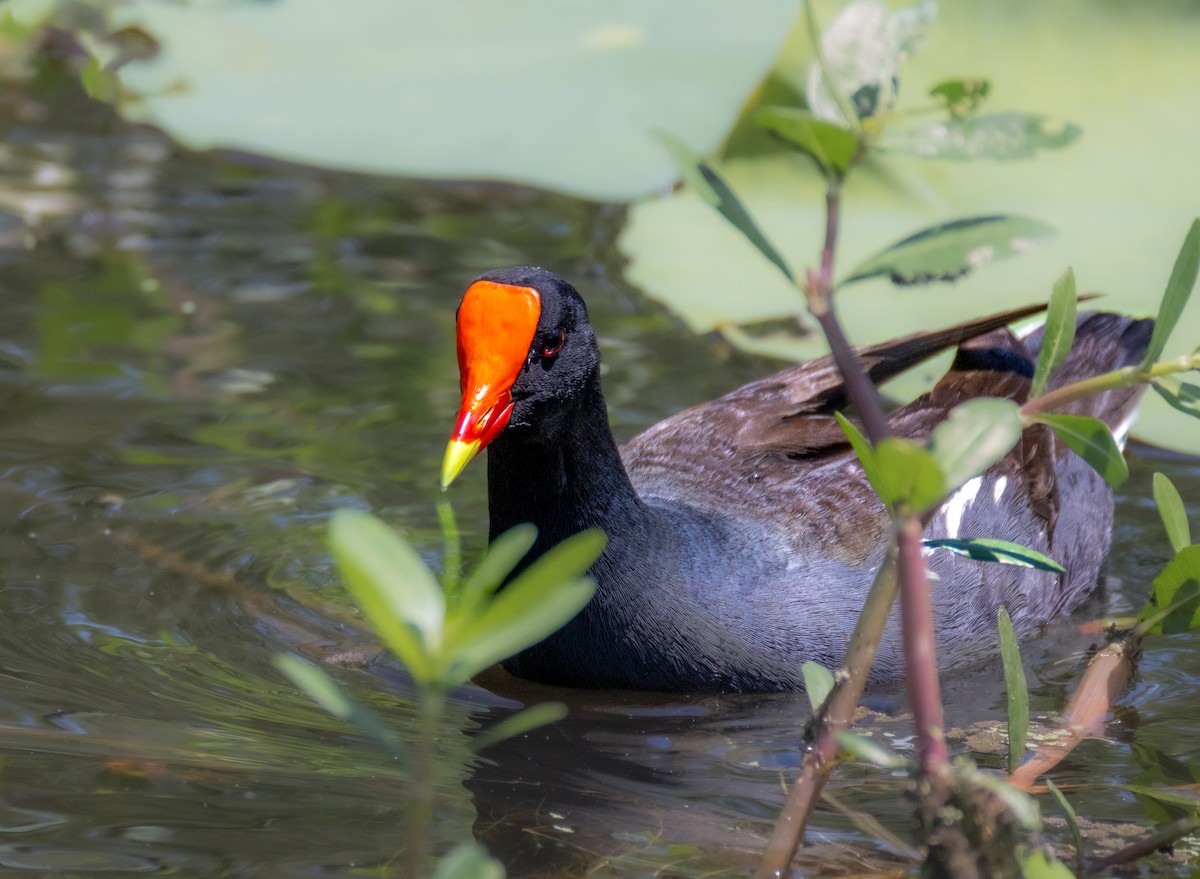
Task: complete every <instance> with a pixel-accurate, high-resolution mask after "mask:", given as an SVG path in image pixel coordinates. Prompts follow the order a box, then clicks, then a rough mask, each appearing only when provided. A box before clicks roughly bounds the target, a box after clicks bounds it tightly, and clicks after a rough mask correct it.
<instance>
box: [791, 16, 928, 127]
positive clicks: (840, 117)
mask: <svg viewBox="0 0 1200 879" xmlns="http://www.w3.org/2000/svg"><path fill="white" fill-rule="evenodd" d="M936 17H937V4H936V3H935V2H933V0H926V2H923V3H919V4H917V5H915V6H910V7H908V8H905V9H898V10H896V11H894V12H893V11H891V10H889V9H888V8H887V7H886V6H884V5H883V4H882V3H880V2H878V0H856V2H853V3H850V4H849V5H847V6H845V7H844V8H843V9H842V11H841V12H839V13H838V14H837V17H836V18H834V19H833V21H832V22H830V24H829V27H827V28H826V29H825V32H824V33H823V34H821V41H820V53H821V61H823V62H824V63H823V64H822V63H818V62H814V63H813V64H812V66H811V67H810V68H809V73H808V79H807V82H806V84H805V98H806V103H807V104H808V108H809V109H810V110H811V111H812V112H813V115H815V116H816V117H817V118H818V119H823V120H825V121H826V122H831V123H833V124H834V125H841V126H845V125H848V124H850V125H857V124H858V122H859V120H866V119H877V118H880V117H882V116H884V115H886V114H887V113H888V111H890V110H891V108H892V106H893V105H894V104H895V102H896V83H897V79H898V76H899V72H900V65H901V64H902V63H903V62H904V61H905V60H906V59H907V58H908V57H909V56H911V55H912V54H913V53H914V52H915V51H916V50H917V49H918V48H919V47H920V44H921V42H922V40H923V39H924V34H925V30H926V29H927V28H928V27H929V25H930V24H931V23H932V22H933V20H934V19H935V18H936ZM827 75H828V77H829V79H826V76H827ZM835 89H836V91H837V94H835V93H834V90H835ZM838 95H841V96H842V98H843V100H844V101H848V102H849V105H850V108H851V109H852V110H853V112H854V114H855V115H856V116H857V118H856V119H847V118H846V117H845V115H844V113H843V112H842V108H841V103H842V102H839V100H838Z"/></svg>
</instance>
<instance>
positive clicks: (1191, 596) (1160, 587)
mask: <svg viewBox="0 0 1200 879" xmlns="http://www.w3.org/2000/svg"><path fill="white" fill-rule="evenodd" d="M1172 605H1175V607H1174V608H1173V609H1171V610H1170V612H1169V613H1168V614H1167V616H1166V618H1165V619H1163V620H1160V621H1159V622H1158V623H1157V624H1156V625H1155V626H1154V627H1153V628H1152V629H1151V631H1152V632H1161V633H1165V634H1176V633H1179V632H1190V631H1192V630H1193V629H1196V628H1198V627H1200V545H1194V546H1185V547H1184V548H1183V549H1181V550H1180V551H1179V552H1177V553H1175V558H1173V559H1171V561H1169V562H1167V564H1166V567H1164V568H1163V569H1162V571H1161V572H1160V573H1159V575H1158V576H1157V577H1155V578H1154V593H1153V595H1152V596H1151V598H1150V601H1149V602H1147V603H1146V606H1145V607H1143V608H1142V612H1141V613H1140V614H1139V615H1138V619H1142V620H1144V619H1148V618H1149V617H1152V616H1154V615H1155V614H1156V613H1158V612H1159V611H1160V610H1163V609H1166V608H1171V606H1172Z"/></svg>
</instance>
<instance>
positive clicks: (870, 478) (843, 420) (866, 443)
mask: <svg viewBox="0 0 1200 879" xmlns="http://www.w3.org/2000/svg"><path fill="white" fill-rule="evenodd" d="M833 417H834V418H836V419H837V420H838V424H840V425H841V426H842V432H843V433H845V434H846V439H848V440H849V441H850V447H851V448H852V449H854V454H856V455H858V462H859V463H860V464H862V468H863V473H865V474H866V477H867V482H869V483H871V488H873V489H875V493H876V494H878V495H880V496H881V497H882V491H881V483H880V477H879V467H878V466H877V465H876V463H875V450H874V449H873V448H871V442H870V440H868V439H867V438H866V437H865V436H863V435H862V431H860V430H859V429H858V428H857V427H855V426H854V423H853V422H851V421H850V419H848V418H847V417H846V416H845V415H843V414H842V413H841V412H834V413H833Z"/></svg>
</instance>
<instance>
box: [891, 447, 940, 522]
mask: <svg viewBox="0 0 1200 879" xmlns="http://www.w3.org/2000/svg"><path fill="white" fill-rule="evenodd" d="M875 466H876V467H877V468H878V478H879V485H878V486H877V487H876V490H877V491H878V492H879V496H880V498H882V499H883V502H884V503H885V504H887V505H888V506H889V507H896V506H898V505H899V504H902V503H907V504H910V505H911V506H912V508H913V509H914V510H918V511H919V510H924V509H927V508H929V507H931V506H933V505H934V504H936V503H937V502H938V501H940V500H941V499H942V497H943V496H944V495H945V487H946V477H945V475H944V474H943V473H942V468H941V467H940V466H939V465H938V462H937V461H936V460H935V459H934V457H933V455H931V454H929V452H927V451H925V449H923V448H921V447H920V446H919V445H917V444H916V443H914V442H912V441H911V440H906V439H902V438H900V437H895V436H889V437H887V438H885V439H883V440H880V442H879V445H877V446H876V447H875Z"/></svg>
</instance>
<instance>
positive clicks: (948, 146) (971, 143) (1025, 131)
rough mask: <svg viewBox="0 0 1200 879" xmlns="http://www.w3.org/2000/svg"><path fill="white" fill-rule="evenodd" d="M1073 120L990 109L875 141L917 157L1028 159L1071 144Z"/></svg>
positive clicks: (1074, 134)
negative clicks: (985, 113) (989, 111)
mask: <svg viewBox="0 0 1200 879" xmlns="http://www.w3.org/2000/svg"><path fill="white" fill-rule="evenodd" d="M1082 133H1083V131H1082V129H1080V127H1079V126H1078V125H1073V124H1072V123H1070V122H1063V121H1061V120H1057V119H1052V118H1050V117H1049V116H1042V115H1039V114H1036V113H995V114H991V115H988V116H970V117H967V118H961V119H950V120H947V121H946V122H935V123H932V124H930V125H922V126H920V127H918V128H906V129H904V130H903V131H896V132H892V133H891V136H889V137H888V139H887V140H886V141H884V142H883V143H881V144H880V145H879V146H880V148H881V149H884V150H886V151H888V152H892V153H904V154H906V155H910V156H916V157H917V158H920V159H957V160H962V161H970V160H973V159H996V160H1000V161H1011V160H1014V159H1032V158H1033V157H1034V156H1036V155H1037V153H1038V151H1039V150H1057V149H1062V148H1063V147H1067V146H1070V145H1071V144H1073V143H1074V142H1075V141H1077V140H1078V139H1079V136H1080V135H1081V134H1082Z"/></svg>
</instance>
